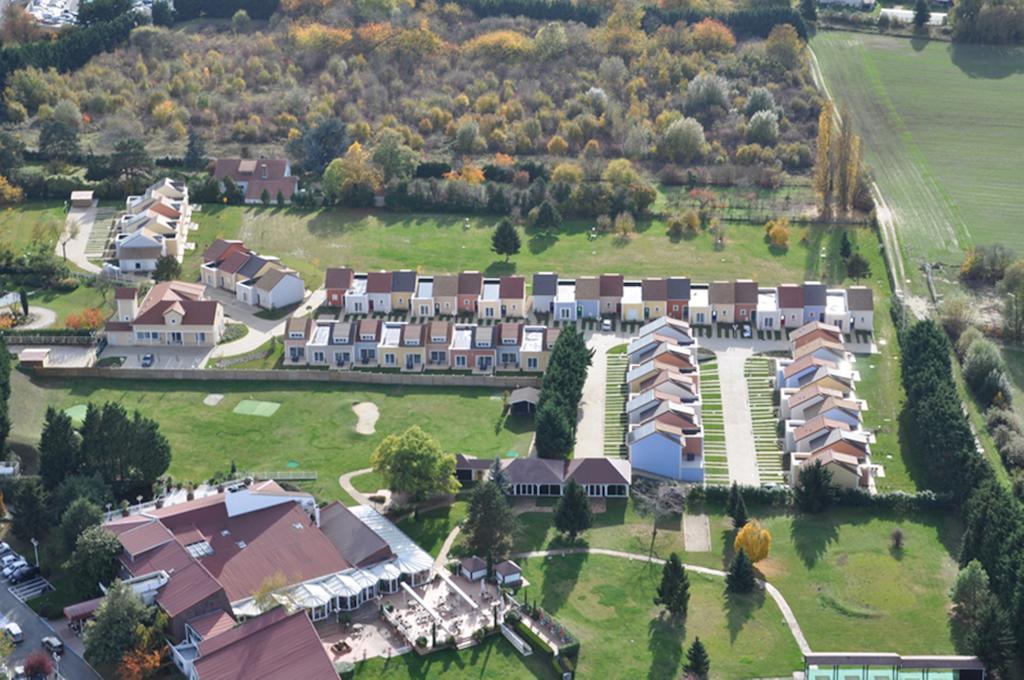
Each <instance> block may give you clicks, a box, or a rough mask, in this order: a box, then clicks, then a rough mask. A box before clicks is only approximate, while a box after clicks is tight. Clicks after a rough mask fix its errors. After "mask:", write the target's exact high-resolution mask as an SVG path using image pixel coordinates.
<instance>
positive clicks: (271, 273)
mask: <svg viewBox="0 0 1024 680" xmlns="http://www.w3.org/2000/svg"><path fill="white" fill-rule="evenodd" d="M199 277H200V280H201V281H202V282H203V283H204V284H206V285H207V286H210V287H211V288H218V289H221V290H225V291H228V292H229V293H234V294H235V298H236V299H237V300H238V301H239V302H241V303H244V304H247V305H253V306H256V307H262V308H263V309H278V308H280V307H287V306H289V305H294V304H298V303H299V302H302V299H303V298H304V297H305V293H306V283H305V281H303V280H302V276H301V275H299V274H298V272H296V271H295V270H293V269H289V268H288V267H286V266H284V265H283V264H281V261H280V260H279V259H278V258H276V257H272V256H269V255H260V254H259V253H256V252H254V251H252V250H249V249H248V248H246V247H245V244H244V243H242V242H241V241H228V240H224V239H218V240H216V241H214V242H213V244H211V245H210V247H209V248H207V249H206V250H205V251H203V264H202V267H201V268H200V272H199Z"/></svg>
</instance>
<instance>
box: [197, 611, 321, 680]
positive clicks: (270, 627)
mask: <svg viewBox="0 0 1024 680" xmlns="http://www.w3.org/2000/svg"><path fill="white" fill-rule="evenodd" d="M195 671H196V675H197V676H198V677H200V678H202V680H239V679H240V678H246V680H280V679H281V678H302V680H338V673H337V672H336V671H335V670H334V664H332V663H331V659H330V657H329V656H327V651H326V650H325V649H324V646H323V645H322V644H321V642H320V637H319V636H318V635H317V632H316V629H315V628H314V627H313V622H312V621H310V620H309V617H308V616H307V615H306V612H305V611H297V612H295V613H294V614H289V613H288V612H287V611H286V610H285V609H284V608H283V607H278V608H276V609H273V610H271V611H270V612H267V613H266V614H263V615H261V616H257V617H256V618H254V619H249V620H248V621H246V622H245V623H243V624H241V625H239V626H237V627H235V628H232V629H231V630H229V631H226V632H224V633H221V634H220V635H217V636H214V637H213V638H210V639H209V640H204V641H202V642H200V643H199V658H198V659H196V661H195Z"/></svg>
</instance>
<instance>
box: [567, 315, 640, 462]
mask: <svg viewBox="0 0 1024 680" xmlns="http://www.w3.org/2000/svg"><path fill="white" fill-rule="evenodd" d="M586 340H587V347H589V348H590V349H592V350H594V358H593V361H592V363H591V364H590V368H589V369H588V370H587V380H586V382H584V383H583V399H582V400H581V401H580V409H581V410H582V411H583V414H582V417H581V418H580V421H579V423H578V424H577V425H576V451H575V457H576V458H601V457H603V456H604V395H605V382H606V380H607V378H608V350H609V349H611V348H612V347H615V346H616V345H621V344H622V343H624V342H629V340H628V338H627V337H626V336H625V335H616V334H614V333H598V332H592V333H590V334H589V335H587V337H586Z"/></svg>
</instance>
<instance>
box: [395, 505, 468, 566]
mask: <svg viewBox="0 0 1024 680" xmlns="http://www.w3.org/2000/svg"><path fill="white" fill-rule="evenodd" d="M467 510H469V503H467V502H466V501H456V502H455V503H453V504H452V505H449V506H447V507H443V508H437V509H435V510H427V511H426V512H421V513H419V516H416V515H414V514H409V515H406V516H405V517H403V518H402V519H401V520H399V522H398V527H399V528H400V529H401V530H402V531H404V532H405V534H406V535H407V536H408V537H409V538H411V539H412V540H414V541H416V543H417V544H418V545H419V546H420V547H421V548H423V549H424V550H426V551H427V552H428V553H430V554H431V555H433V556H434V557H437V554H438V553H439V552H440V551H441V546H442V545H443V544H444V539H445V538H447V537H448V534H450V533H451V531H452V529H454V528H455V527H456V525H458V524H460V523H461V522H462V520H464V519H466V512H467Z"/></svg>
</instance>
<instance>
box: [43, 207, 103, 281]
mask: <svg viewBox="0 0 1024 680" xmlns="http://www.w3.org/2000/svg"><path fill="white" fill-rule="evenodd" d="M95 221H96V202H95V201H93V204H92V207H91V208H72V209H71V210H70V211H69V212H68V216H67V218H66V219H65V220H64V233H63V234H61V237H60V238H59V239H57V245H56V246H55V247H54V252H55V253H56V254H57V257H60V258H63V257H64V253H65V251H66V252H67V257H68V260H69V261H70V262H72V263H74V265H75V266H76V267H78V268H79V269H82V270H83V271H87V272H90V273H92V274H99V273H100V271H101V270H100V268H99V267H97V266H96V265H94V264H93V263H92V262H89V258H88V257H86V255H85V251H86V247H87V246H88V244H89V236H90V235H91V234H92V226H93V224H94V223H95ZM75 224H77V225H78V233H77V234H76V235H75V237H74V238H72V239H68V237H67V235H68V234H69V233H70V232H71V230H72V227H73V225H75ZM65 241H66V245H65V243H64V242H65Z"/></svg>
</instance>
